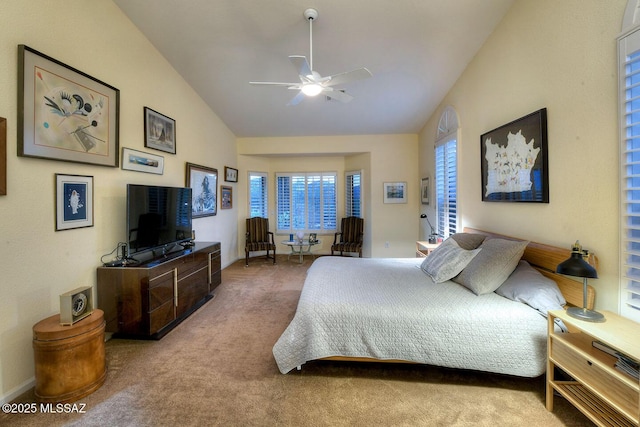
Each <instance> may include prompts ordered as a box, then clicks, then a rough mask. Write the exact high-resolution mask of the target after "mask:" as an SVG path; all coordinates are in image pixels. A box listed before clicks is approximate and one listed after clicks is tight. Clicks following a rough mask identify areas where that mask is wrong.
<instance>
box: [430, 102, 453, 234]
mask: <svg viewBox="0 0 640 427" xmlns="http://www.w3.org/2000/svg"><path fill="white" fill-rule="evenodd" d="M457 144H458V114H457V113H456V111H455V110H454V109H453V108H452V107H447V108H445V110H444V111H443V112H442V115H441V116H440V120H439V122H438V132H437V134H436V143H435V160H436V165H435V171H436V172H435V186H436V213H437V223H438V225H437V228H438V234H439V235H440V236H442V237H444V238H446V237H449V236H450V235H451V234H454V233H455V232H457V231H458V156H457V154H456V153H457Z"/></svg>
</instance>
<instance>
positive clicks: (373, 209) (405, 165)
mask: <svg viewBox="0 0 640 427" xmlns="http://www.w3.org/2000/svg"><path fill="white" fill-rule="evenodd" d="M237 142H238V154H239V160H238V167H239V168H240V175H241V176H246V174H247V172H248V171H260V172H269V191H275V183H274V180H275V178H274V177H275V172H293V171H299V170H311V171H318V170H324V169H323V168H325V167H327V168H329V169H328V170H335V171H336V172H337V173H338V190H339V194H338V217H342V216H343V214H344V172H345V171H349V170H354V169H356V170H357V169H362V171H363V178H364V183H363V193H364V195H363V200H364V218H365V242H364V249H363V256H371V257H383V258H386V257H411V256H414V254H415V240H416V236H417V235H418V221H419V218H418V217H419V213H418V212H419V208H418V205H419V194H420V190H419V182H420V180H419V178H418V165H417V163H416V162H415V161H414V160H413V159H415V158H417V155H418V139H417V135H358V136H335V137H299V138H298V137H290V138H239V139H238V141H237ZM260 168H262V169H260ZM305 168H306V169H305ZM388 181H406V182H407V191H408V195H409V197H408V203H406V204H384V203H383V202H382V200H383V197H382V187H383V182H388ZM238 194H239V196H240V199H239V200H243V201H246V200H247V189H246V185H245V186H242V185H240V186H239V188H238ZM274 201H275V197H270V202H271V204H272V205H271V206H270V209H269V211H270V221H269V224H270V226H271V228H272V230H275V226H274V224H275V214H274V211H275V206H274V205H273V203H274ZM238 214H239V216H238V221H239V224H238V239H239V240H240V241H242V239H244V232H245V228H246V227H245V224H244V221H245V218H246V216H247V207H246V203H244V206H240V205H239V207H238ZM282 237H285V236H280V239H279V240H282ZM286 238H288V236H286ZM321 238H322V239H323V245H322V248H320V249H319V252H324V253H328V252H330V249H331V245H330V243H329V242H330V241H332V239H333V236H332V235H331V236H326V235H325V236H321ZM278 250H279V251H282V249H281V248H280V247H279V248H278ZM243 251H244V246H243V245H241V244H239V245H238V253H239V256H244V252H243ZM241 252H242V253H241Z"/></svg>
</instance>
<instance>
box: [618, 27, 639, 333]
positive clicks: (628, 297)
mask: <svg viewBox="0 0 640 427" xmlns="http://www.w3.org/2000/svg"><path fill="white" fill-rule="evenodd" d="M619 51H620V54H619V55H618V57H619V58H620V64H619V66H620V71H619V78H620V85H619V87H620V101H619V102H620V127H621V129H620V138H621V145H620V154H621V167H620V180H621V186H620V188H621V191H622V195H621V197H620V200H621V209H620V213H621V216H622V218H621V220H620V226H621V232H620V236H621V239H620V242H621V245H622V247H621V257H620V259H621V263H622V265H621V270H620V271H621V278H620V280H621V287H620V314H622V315H623V316H627V317H629V318H632V319H633V320H636V321H638V320H640V31H635V32H633V33H631V34H628V35H627V36H626V37H623V38H622V39H620V40H619Z"/></svg>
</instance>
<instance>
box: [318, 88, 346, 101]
mask: <svg viewBox="0 0 640 427" xmlns="http://www.w3.org/2000/svg"><path fill="white" fill-rule="evenodd" d="M322 94H323V95H325V96H327V97H329V98H331V99H335V100H336V101H340V102H344V103H347V102H349V101H351V100H352V99H353V96H351V95H347V94H346V93H344V92H343V91H341V90H337V89H332V88H326V89H324V90H323V91H322Z"/></svg>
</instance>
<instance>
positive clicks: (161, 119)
mask: <svg viewBox="0 0 640 427" xmlns="http://www.w3.org/2000/svg"><path fill="white" fill-rule="evenodd" d="M144 146H145V147H147V148H153V149H154V150H160V151H164V152H167V153H171V154H176V121H175V120H173V119H172V118H171V117H167V116H165V115H164V114H160V113H158V112H157V111H154V110H152V109H151V108H149V107H144Z"/></svg>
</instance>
